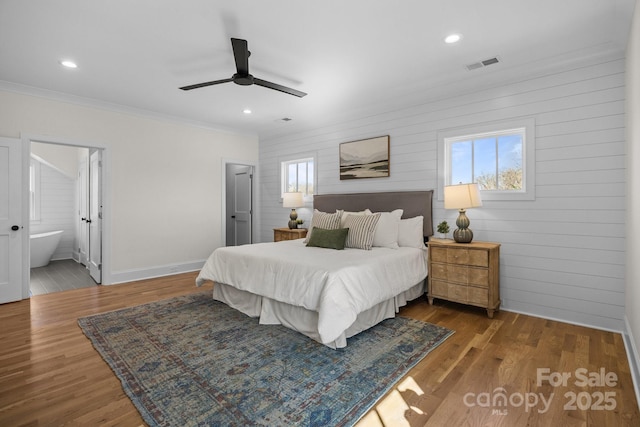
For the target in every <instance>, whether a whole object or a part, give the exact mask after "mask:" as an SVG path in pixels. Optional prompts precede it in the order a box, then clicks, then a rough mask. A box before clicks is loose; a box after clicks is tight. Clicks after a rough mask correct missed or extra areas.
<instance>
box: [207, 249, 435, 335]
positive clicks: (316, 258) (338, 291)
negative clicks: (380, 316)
mask: <svg viewBox="0 0 640 427" xmlns="http://www.w3.org/2000/svg"><path fill="white" fill-rule="evenodd" d="M425 251H426V250H423V249H416V248H407V247H401V248H398V249H388V248H378V247H374V248H373V249H372V250H370V251H365V250H361V249H349V248H347V249H345V250H339V251H338V250H333V249H324V248H316V247H307V246H305V244H304V241H303V239H299V240H288V241H282V242H276V243H258V244H252V245H244V246H233V247H223V248H218V249H216V250H215V251H214V252H213V253H212V254H211V256H210V257H209V259H208V260H207V262H206V263H205V265H204V267H203V268H202V270H201V271H200V274H199V275H198V277H197V279H196V284H197V285H198V286H201V285H202V284H203V283H204V282H205V281H206V280H211V281H213V282H217V283H224V284H227V285H230V286H233V287H234V288H236V289H240V290H243V291H248V292H251V293H254V294H257V295H260V296H263V297H268V298H271V299H273V300H276V301H280V302H284V303H287V304H291V305H295V306H302V307H304V308H306V309H308V310H312V311H316V312H317V313H318V333H319V335H320V339H321V341H322V342H323V343H328V342H332V341H334V340H335V339H336V338H338V336H339V335H340V334H341V333H342V332H343V331H345V330H346V329H347V328H348V327H349V326H350V325H351V324H352V323H353V322H354V321H355V319H356V317H357V315H358V314H359V313H361V312H363V311H365V310H367V309H369V308H371V307H373V306H375V305H376V304H378V303H381V302H383V301H385V300H388V299H390V298H393V297H394V296H396V295H398V294H400V293H402V292H404V291H406V290H407V289H409V288H411V287H412V286H414V285H416V284H417V283H419V282H421V281H422V280H424V279H425V277H426V276H427V262H426V252H425Z"/></svg>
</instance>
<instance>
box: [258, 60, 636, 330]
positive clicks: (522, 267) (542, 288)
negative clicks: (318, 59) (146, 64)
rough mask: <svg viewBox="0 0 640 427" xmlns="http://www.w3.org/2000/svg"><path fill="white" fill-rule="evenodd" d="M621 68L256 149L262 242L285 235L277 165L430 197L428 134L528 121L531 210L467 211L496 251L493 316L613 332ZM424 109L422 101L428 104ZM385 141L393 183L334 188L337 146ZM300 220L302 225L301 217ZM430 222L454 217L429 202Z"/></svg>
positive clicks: (597, 64) (449, 101)
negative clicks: (296, 163) (282, 162)
mask: <svg viewBox="0 0 640 427" xmlns="http://www.w3.org/2000/svg"><path fill="white" fill-rule="evenodd" d="M624 82H625V78H624V59H623V58H622V57H620V58H617V57H614V58H607V59H600V60H597V61H590V62H589V63H588V64H582V65H576V64H573V65H571V66H569V65H565V66H563V68H558V69H556V70H553V71H550V70H546V71H545V72H544V73H540V74H539V75H537V76H535V77H526V76H523V77H522V78H520V79H518V80H517V81H511V82H509V83H504V84H502V85H500V86H494V87H491V88H489V89H483V90H476V91H471V92H469V93H466V94H458V95H456V96H452V97H450V98H441V99H438V100H428V101H425V102H424V103H422V104H419V105H411V106H410V108H409V107H407V108H403V109H397V108H396V109H394V110H393V111H389V112H388V113H385V114H377V115H372V116H369V117H365V118H361V119H358V120H353V121H350V122H347V123H345V122H342V123H339V124H335V125H331V126H322V127H318V128H316V129H312V130H309V131H299V132H296V133H291V134H288V135H287V134H283V135H280V136H277V137H276V136H271V137H265V138H264V139H261V140H260V167H259V177H260V188H261V213H262V218H261V219H262V229H261V235H260V237H261V239H262V241H271V240H272V238H273V232H272V228H274V227H282V226H284V225H285V224H286V220H287V216H288V209H283V208H282V207H281V205H280V195H279V182H280V181H279V179H280V178H279V177H280V172H279V159H280V158H282V156H290V155H292V154H295V153H296V152H300V153H309V152H314V153H316V154H317V166H316V167H317V173H318V183H317V187H316V188H317V192H318V193H319V194H320V193H322V194H327V193H352V192H369V191H394V190H422V189H432V188H433V189H436V193H438V192H439V189H437V173H438V170H437V169H438V167H437V163H438V159H437V151H438V150H437V134H438V132H439V131H443V130H445V129H455V128H456V127H465V126H469V125H476V124H486V123H490V122H494V121H500V120H509V119H514V118H520V117H532V118H533V119H534V120H535V124H536V136H537V138H536V150H535V155H536V162H535V165H536V188H535V193H536V197H535V200H532V201H485V203H484V206H483V207H482V208H479V209H472V210H469V211H468V216H469V217H470V219H471V228H472V229H473V231H474V235H475V239H476V240H486V241H496V242H500V243H501V244H502V247H501V262H500V291H501V298H502V307H503V308H505V309H508V310H513V311H518V312H522V313H529V314H533V315H537V316H541V317H547V318H554V319H560V320H565V321H568V322H571V323H578V324H584V325H588V326H594V327H598V328H604V329H612V330H617V331H619V330H622V327H623V314H624V259H625V136H624V135H625V129H624V120H625V117H624V101H625V87H624V85H625V83H624ZM425 98H426V97H425ZM387 134H388V135H390V137H391V159H390V160H391V164H390V168H391V176H390V177H389V178H381V179H365V180H351V181H342V182H341V181H340V180H339V176H338V145H339V144H340V143H341V142H346V141H351V140H357V139H361V138H366V137H374V136H379V135H387ZM308 208H309V209H301V210H299V211H301V212H302V214H301V216H302V217H305V218H307V219H308V218H309V216H310V212H311V210H310V208H311V206H309V207H308ZM433 214H434V223H435V224H437V223H438V222H440V221H442V220H447V221H448V222H449V223H450V224H452V223H455V218H456V216H457V212H455V211H450V210H444V209H443V203H442V202H441V201H438V200H436V201H435V203H434V211H433Z"/></svg>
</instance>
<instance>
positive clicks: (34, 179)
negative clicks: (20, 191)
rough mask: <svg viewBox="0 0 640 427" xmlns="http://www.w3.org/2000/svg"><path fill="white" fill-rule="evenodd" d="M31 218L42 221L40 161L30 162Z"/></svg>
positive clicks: (32, 160)
mask: <svg viewBox="0 0 640 427" xmlns="http://www.w3.org/2000/svg"><path fill="white" fill-rule="evenodd" d="M29 218H30V219H31V221H40V162H38V161H36V160H34V159H31V161H30V163H29Z"/></svg>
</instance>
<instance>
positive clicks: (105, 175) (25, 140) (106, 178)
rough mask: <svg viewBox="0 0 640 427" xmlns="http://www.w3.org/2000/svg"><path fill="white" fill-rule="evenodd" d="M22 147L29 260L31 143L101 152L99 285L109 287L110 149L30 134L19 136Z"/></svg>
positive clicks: (24, 289)
mask: <svg viewBox="0 0 640 427" xmlns="http://www.w3.org/2000/svg"><path fill="white" fill-rule="evenodd" d="M20 139H21V140H22V145H23V160H22V162H23V164H22V168H23V175H22V176H23V185H22V188H23V201H24V202H23V210H22V211H23V223H24V224H26V226H25V229H26V230H27V232H26V233H24V236H25V237H24V238H25V241H26V242H25V244H24V245H23V259H24V260H25V261H26V260H27V259H29V258H28V257H29V251H30V248H29V235H30V222H29V159H30V157H31V142H39V143H45V144H57V145H67V146H72V147H82V148H89V149H97V150H101V151H102V179H101V181H102V182H101V186H102V284H103V285H110V284H112V278H111V185H110V182H111V168H110V166H111V158H110V152H109V149H108V148H107V147H106V146H104V145H100V144H95V143H92V142H88V141H78V140H72V139H68V138H60V137H54V136H49V135H38V134H31V133H22V134H21V135H20ZM29 279H30V272H29V263H28V262H23V284H22V294H23V298H29Z"/></svg>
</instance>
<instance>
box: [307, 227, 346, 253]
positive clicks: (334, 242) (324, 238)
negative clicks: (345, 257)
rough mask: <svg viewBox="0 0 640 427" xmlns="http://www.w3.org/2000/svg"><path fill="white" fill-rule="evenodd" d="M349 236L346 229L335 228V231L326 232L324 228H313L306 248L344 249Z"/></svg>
mask: <svg viewBox="0 0 640 427" xmlns="http://www.w3.org/2000/svg"><path fill="white" fill-rule="evenodd" d="M348 234H349V229H348V228H337V229H335V230H327V229H325V228H318V227H314V229H313V234H312V235H311V238H310V239H309V243H307V246H314V247H317V248H327V249H338V250H341V249H344V244H345V242H346V241H347V235H348Z"/></svg>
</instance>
